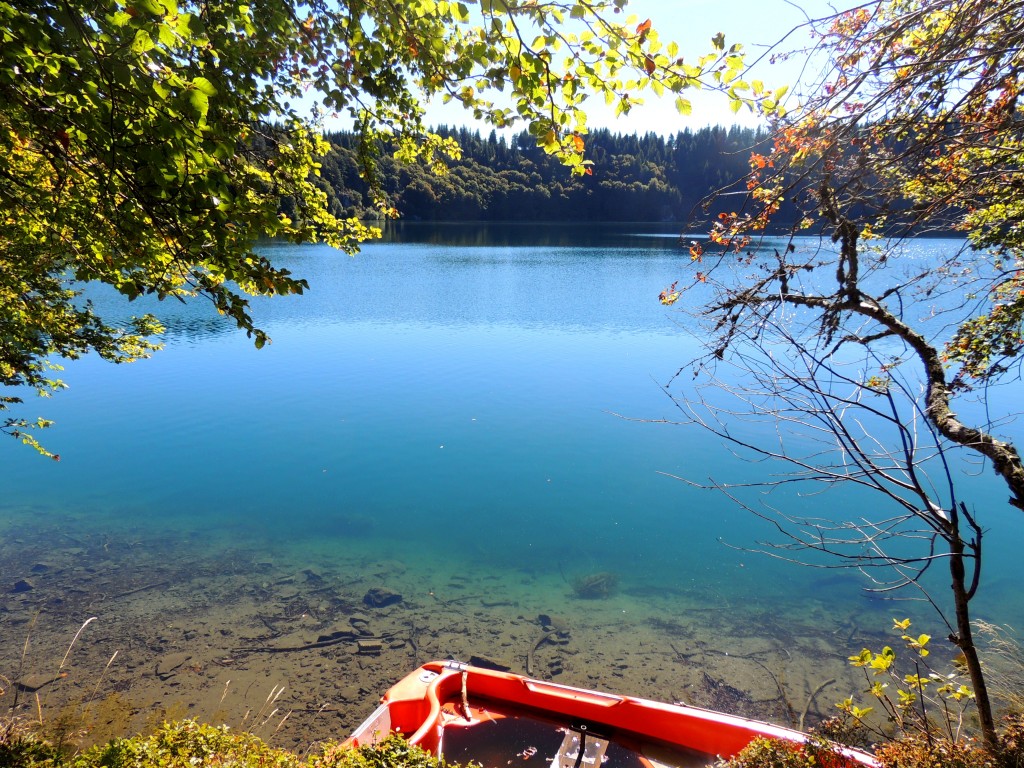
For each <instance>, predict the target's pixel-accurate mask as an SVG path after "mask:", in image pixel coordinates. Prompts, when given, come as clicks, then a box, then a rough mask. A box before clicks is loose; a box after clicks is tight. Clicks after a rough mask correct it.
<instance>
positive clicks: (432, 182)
mask: <svg viewBox="0 0 1024 768" xmlns="http://www.w3.org/2000/svg"><path fill="white" fill-rule="evenodd" d="M437 133H438V134H439V135H441V136H443V137H445V138H451V139H453V140H454V141H456V142H457V143H458V145H459V147H460V148H461V157H460V158H459V159H456V160H448V161H447V166H448V170H447V172H445V173H441V174H437V173H435V172H434V171H433V170H432V168H431V167H430V166H429V165H428V164H427V163H424V162H420V163H403V162H400V161H399V160H396V159H394V157H393V156H392V154H393V153H392V152H390V151H388V150H389V149H390V147H387V146H383V147H382V148H381V151H380V154H379V157H378V159H377V162H376V165H377V168H376V173H377V178H375V179H374V182H375V183H378V184H380V186H381V188H382V189H383V191H384V192H385V194H386V195H387V197H388V200H389V203H390V204H391V205H392V206H393V207H394V208H396V209H397V210H398V212H399V214H400V215H401V216H402V218H403V219H405V220H412V221H458V220H479V221H680V222H685V221H687V220H689V219H690V218H692V217H693V216H694V215H697V214H699V213H700V207H701V203H702V201H703V200H705V199H707V198H708V197H709V196H710V195H711V194H712V193H714V192H717V191H719V190H722V189H724V188H726V187H727V186H728V185H730V184H733V183H735V181H736V180H737V179H741V178H743V177H744V176H745V175H746V174H747V173H748V171H749V159H750V153H751V151H754V150H757V149H759V148H763V146H764V145H765V143H766V141H767V134H766V133H765V132H764V131H763V130H761V129H751V128H740V127H735V126H734V127H730V128H723V127H708V128H702V129H699V130H696V131H693V130H685V131H680V132H679V133H676V134H675V135H672V136H667V137H665V136H660V135H657V134H654V133H648V134H645V135H635V134H620V133H613V132H611V131H609V130H607V129H600V130H595V131H593V132H592V133H589V134H587V135H586V136H585V137H583V138H584V140H585V144H586V157H587V159H588V160H591V161H593V165H592V166H590V168H591V171H592V172H591V173H589V174H585V175H573V174H571V173H570V172H569V171H568V170H567V169H566V167H565V165H564V164H563V163H562V162H560V161H559V159H558V158H557V157H556V156H554V155H551V154H547V153H545V152H544V150H543V149H541V148H539V147H538V146H537V142H536V139H535V138H534V137H532V136H531V135H529V134H528V133H526V132H525V131H524V132H521V133H519V134H516V135H514V136H512V137H511V138H506V137H505V136H502V135H498V133H497V132H496V131H491V132H490V134H489V135H487V136H486V137H484V136H483V135H481V133H480V132H479V131H475V130H470V129H467V128H450V127H442V128H440V129H438V131H437ZM326 138H327V140H328V142H329V143H330V144H331V150H330V152H328V154H327V155H326V157H324V158H323V160H322V168H321V171H320V178H319V179H318V180H317V183H318V184H319V186H320V187H321V189H322V190H323V191H324V192H325V193H326V194H327V198H328V208H329V210H330V212H331V213H332V214H333V215H335V216H337V217H339V218H348V217H360V218H373V217H376V216H378V215H379V212H378V209H377V208H376V207H375V206H374V204H373V200H372V196H371V192H370V183H369V182H368V181H367V180H366V178H365V177H364V174H362V168H363V166H362V164H361V162H360V140H359V135H358V134H356V133H354V132H337V133H331V134H328V135H327V137H326ZM285 213H287V214H289V215H291V213H292V212H291V210H290V209H289V208H288V203H287V201H286V202H285Z"/></svg>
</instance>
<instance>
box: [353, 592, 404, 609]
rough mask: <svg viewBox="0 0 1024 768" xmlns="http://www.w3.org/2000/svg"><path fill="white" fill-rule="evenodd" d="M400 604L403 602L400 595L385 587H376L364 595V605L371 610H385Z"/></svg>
mask: <svg viewBox="0 0 1024 768" xmlns="http://www.w3.org/2000/svg"><path fill="white" fill-rule="evenodd" d="M400 602H402V596H401V595H400V594H398V593H397V592H392V591H391V590H390V589H384V588H383V587H374V588H373V589H371V590H370V591H369V592H367V593H366V594H365V595H363V603H364V604H365V605H368V606H370V607H371V608H385V607H387V606H389V605H395V604H396V603H400Z"/></svg>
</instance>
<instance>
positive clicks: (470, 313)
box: [0, 225, 1024, 655]
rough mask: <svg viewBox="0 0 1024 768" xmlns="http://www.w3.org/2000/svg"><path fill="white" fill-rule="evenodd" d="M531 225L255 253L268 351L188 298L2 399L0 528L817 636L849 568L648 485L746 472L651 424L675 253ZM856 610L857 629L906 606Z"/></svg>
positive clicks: (1001, 542) (665, 347) (679, 351)
mask: <svg viewBox="0 0 1024 768" xmlns="http://www.w3.org/2000/svg"><path fill="white" fill-rule="evenodd" d="M550 232H551V231H550V230H549V231H548V234H550ZM556 234H557V238H556V239H555V240H554V241H552V240H550V239H549V240H547V241H546V242H545V240H544V238H545V237H546V234H545V231H544V230H540V229H537V228H518V229H510V230H490V231H488V230H481V229H480V228H478V227H472V226H468V225H466V226H462V227H457V228H448V229H440V230H439V229H437V228H426V227H423V228H419V229H417V228H416V227H407V228H406V229H404V230H402V231H400V232H399V233H398V234H397V235H395V236H394V238H393V240H392V241H390V242H385V243H379V244H371V245H368V246H367V247H366V248H365V249H364V251H363V252H362V253H361V254H360V255H359V256H358V257H356V258H349V257H347V256H344V255H341V254H339V253H336V252H333V251H331V250H330V249H328V248H324V247H291V246H283V245H267V246H266V247H265V248H264V249H263V250H264V252H265V253H266V254H267V255H268V256H270V257H271V258H272V259H273V260H274V261H275V262H277V263H279V264H280V265H282V266H286V267H288V268H289V269H291V270H293V271H294V272H295V273H297V274H299V275H301V276H303V277H306V278H307V279H308V280H309V283H310V285H311V289H310V291H309V292H308V294H307V295H306V296H303V297H292V298H285V299H276V300H273V301H258V302H255V303H254V310H255V311H254V314H255V315H256V317H257V318H258V320H259V321H260V323H261V324H262V326H263V327H264V328H266V329H267V330H268V331H269V333H270V335H271V337H272V338H273V344H272V345H270V346H268V347H267V348H265V349H264V350H262V351H256V350H255V349H253V347H252V346H251V344H250V342H249V341H248V340H247V339H245V337H244V336H243V335H241V334H239V333H237V332H234V331H233V330H232V328H231V327H230V326H229V325H228V324H226V323H224V322H222V321H221V320H220V319H219V318H217V317H216V316H215V315H213V313H212V309H211V308H210V307H208V306H205V305H201V304H198V305H195V306H189V307H185V306H180V305H177V304H167V305H161V306H159V307H158V308H157V309H158V311H159V312H160V313H161V316H162V317H163V318H164V321H165V323H166V325H167V327H168V334H167V337H166V349H165V350H163V351H162V352H159V353H158V354H157V355H156V356H155V357H154V358H153V359H151V360H148V361H144V362H140V363H137V364H134V365H130V366H113V365H110V364H105V363H103V362H101V361H99V360H96V359H94V358H86V359H83V360H80V361H77V362H74V363H71V364H69V365H68V367H67V370H66V371H65V375H64V379H65V381H66V382H67V383H68V384H69V387H70V389H69V390H68V391H67V392H64V393H61V394H59V395H58V396H56V397H55V398H53V399H52V400H48V401H41V402H37V401H32V402H31V403H30V406H31V410H30V413H31V414H32V415H34V410H35V409H36V408H37V407H38V410H39V413H40V414H41V415H45V416H47V417H49V418H53V419H54V420H55V421H56V422H57V423H56V426H55V427H54V428H53V429H51V430H49V431H48V432H47V433H45V434H44V435H43V437H44V438H45V442H46V444H47V446H48V447H49V448H50V449H51V450H53V451H55V452H57V453H60V454H61V457H62V460H61V461H60V462H59V463H54V462H49V461H46V460H43V459H40V458H38V457H36V456H35V455H34V454H32V453H31V452H30V451H28V450H26V449H24V448H21V447H19V446H18V445H17V444H15V443H14V442H13V441H10V440H5V441H0V466H2V469H0V473H2V476H3V478H4V482H3V485H4V494H3V498H2V501H0V525H3V526H4V528H5V530H6V531H7V535H17V536H21V537H31V536H32V532H33V531H34V530H35V529H37V528H38V529H40V530H42V529H44V528H45V529H50V528H52V526H53V523H54V521H55V520H58V521H59V520H61V519H64V518H66V519H68V520H76V521H78V522H79V523H82V522H83V521H84V523H85V524H87V525H88V527H90V528H91V529H92V530H95V531H110V532H111V533H112V534H117V533H120V532H124V531H129V530H130V531H133V532H134V533H133V535H137V536H139V537H141V538H142V539H143V540H145V539H146V536H147V535H156V533H158V532H163V533H164V534H166V535H167V536H172V535H181V536H185V537H187V536H189V535H191V536H201V537H202V538H203V539H204V541H207V542H214V543H216V542H223V546H225V547H227V546H236V545H238V544H239V543H241V542H244V543H245V545H246V546H249V547H253V548H255V549H256V550H259V551H266V552H269V553H276V554H277V555H279V556H282V557H285V556H286V557H292V558H295V559H296V561H301V560H302V558H307V559H319V561H321V562H323V561H330V559H331V558H332V557H335V556H336V557H341V556H342V555H344V556H345V557H351V556H353V555H358V554H359V553H360V552H362V551H366V552H376V553H386V552H388V551H389V548H391V549H395V551H399V550H400V551H403V552H407V551H409V550H415V551H416V552H418V553H419V555H420V556H421V557H422V559H423V562H424V563H428V562H434V563H445V562H458V563H460V564H462V565H461V566H460V567H465V568H467V569H469V570H472V569H474V568H480V569H487V571H488V572H496V573H499V574H506V575H507V577H508V578H509V579H516V578H519V574H522V573H533V574H542V575H546V576H550V577H552V578H554V580H555V582H554V583H558V584H559V587H558V588H559V590H560V591H561V592H564V591H565V585H564V582H565V581H568V580H571V579H572V578H573V577H575V576H579V575H581V574H588V573H593V572H601V571H610V572H614V573H616V574H617V575H618V577H619V579H620V585H621V589H622V590H623V592H624V593H625V594H627V595H628V594H630V592H631V591H632V592H633V593H635V594H657V593H658V592H659V591H660V592H664V593H665V594H666V595H677V596H683V597H684V598H685V599H686V601H687V604H688V605H700V606H704V607H707V608H709V609H721V610H723V611H728V612H729V613H730V614H731V615H734V616H735V615H739V616H740V617H742V616H743V615H744V611H747V612H749V613H750V616H751V617H752V618H751V621H754V620H755V619H754V618H753V617H754V616H760V615H763V613H764V611H766V610H768V611H779V612H780V613H786V614H788V615H790V616H791V617H793V620H794V621H797V620H798V619H799V617H800V615H801V612H803V611H805V610H806V606H808V605H809V604H812V603H813V604H814V605H818V606H821V605H824V606H826V607H827V608H828V610H827V611H826V612H825V613H824V616H825V618H822V617H821V616H822V614H821V613H820V612H819V614H818V615H817V618H815V619H814V620H815V621H817V622H822V621H825V622H828V621H830V620H831V619H829V618H828V617H829V616H834V617H836V618H835V620H836V621H837V622H841V621H842V618H841V617H843V616H845V615H847V613H848V611H847V610H846V609H845V607H844V606H845V605H847V604H851V605H853V604H855V605H857V606H863V605H865V600H866V598H865V597H864V595H863V594H862V593H861V592H860V591H859V589H858V584H857V583H856V581H855V579H854V577H853V576H852V575H850V576H841V577H836V576H835V575H834V574H833V573H832V572H825V573H824V574H823V573H822V572H821V571H815V570H810V569H801V568H799V567H796V566H794V565H791V564H789V563H786V562H781V561H779V560H775V559H771V558H767V557H763V556H758V555H755V554H752V553H750V552H746V551H743V550H742V549H736V548H734V547H740V548H743V547H751V546H754V545H755V543H756V542H757V541H758V540H761V539H766V538H771V537H772V530H771V528H770V527H769V526H768V525H767V524H766V523H764V522H763V521H760V520H757V519H756V518H754V517H753V516H751V515H749V514H747V513H745V512H743V511H742V510H739V509H737V508H736V507H735V505H733V504H732V503H731V502H729V500H728V499H726V498H724V497H723V496H721V495H717V494H714V493H709V492H703V491H700V490H698V489H695V488H691V487H689V486H687V485H685V484H684V483H682V482H679V481H678V480H675V479H672V477H671V476H673V475H674V476H683V477H688V478H692V479H695V480H698V481H702V480H705V479H706V478H708V477H709V476H715V477H716V478H720V479H727V478H740V477H744V476H745V474H746V473H748V472H762V471H765V469H764V467H763V466H752V465H749V464H746V463H737V462H736V461H735V460H734V459H733V458H732V457H731V454H730V453H729V451H728V450H726V449H725V448H724V447H722V446H721V445H719V443H718V442H717V441H716V440H715V439H713V438H710V437H709V436H708V435H707V434H705V433H703V432H701V431H699V430H697V429H695V428H690V427H685V426H675V425H669V424H664V423H655V422H657V421H659V420H663V419H667V420H672V419H676V418H678V416H679V413H678V411H677V410H676V409H675V407H674V406H673V404H672V402H671V401H670V400H669V398H668V397H667V396H666V395H665V394H664V392H663V391H662V390H661V385H662V384H664V383H666V382H668V381H669V380H670V379H671V378H672V376H673V374H675V372H676V371H677V370H678V369H679V367H680V366H681V365H682V364H684V363H685V362H686V361H687V360H688V359H690V358H691V357H693V356H694V355H695V354H696V353H697V352H698V350H699V346H698V343H697V340H696V339H695V338H694V337H693V335H692V330H693V329H692V328H691V327H690V326H689V321H688V319H687V316H686V315H684V314H681V313H679V312H677V311H673V310H669V309H666V308H665V307H662V306H661V305H660V304H659V302H658V301H657V296H658V293H659V291H660V290H662V289H663V288H664V287H666V286H667V285H669V284H670V283H672V282H673V281H674V280H676V279H677V278H679V277H680V276H681V275H682V270H683V267H684V262H685V261H687V258H686V253H685V249H683V248H681V247H680V246H679V244H678V237H677V235H676V233H674V232H672V231H669V230H658V229H657V228H652V229H642V228H631V229H622V228H611V227H609V228H607V229H603V230H602V229H600V228H587V229H576V230H557V231H556ZM452 242H454V243H456V244H454V245H451V244H446V243H452ZM552 242H554V244H551V243H552ZM573 243H578V244H573ZM922 247H933V246H932V245H927V244H926V245H924V246H922ZM934 247H939V246H938V245H936V246H934ZM96 299H97V302H98V303H99V304H100V305H101V306H104V307H107V308H109V310H110V311H114V312H117V311H122V310H121V309H120V308H119V305H118V304H117V303H116V301H115V300H112V299H111V298H110V297H108V296H106V295H104V294H97V297H96ZM623 417H627V418H623ZM1009 429H1011V430H1014V429H1015V430H1017V435H1016V436H1017V437H1018V438H1020V437H1022V435H1021V434H1020V430H1019V425H1011V426H1010V428H1009ZM968 481H969V482H972V483H976V484H977V486H978V488H979V491H978V494H977V495H975V496H974V499H976V500H979V499H980V502H979V503H980V504H981V505H983V506H985V507H988V506H991V511H990V512H989V511H986V520H987V521H988V524H989V526H990V527H991V528H992V529H993V530H996V531H998V535H993V536H991V537H990V539H991V541H990V544H989V550H988V552H987V557H988V560H987V561H986V588H987V591H986V589H985V588H983V595H982V597H980V598H979V605H980V607H981V608H980V614H981V615H983V616H987V617H989V618H990V619H991V620H994V621H998V622H1000V623H1002V622H1008V623H1011V624H1016V625H1019V626H1020V625H1024V602H1022V598H1021V596H1020V590H1019V585H1020V581H1019V577H1018V573H1019V570H1018V568H1017V566H1016V565H1015V562H1016V559H1017V552H1018V551H1019V549H1020V546H1021V543H1022V542H1024V535H1022V531H1024V525H1021V524H1020V520H1019V519H1018V518H1019V513H1014V512H1011V511H1009V510H1008V509H1006V508H1005V507H1004V505H1002V504H1001V499H1002V497H1003V496H1004V495H1005V492H1003V491H1002V490H1001V489H1000V488H999V487H998V485H997V484H996V483H995V481H994V479H993V478H992V477H991V476H990V474H989V473H988V472H987V471H985V472H982V473H979V474H978V476H977V477H972V478H969V479H968ZM776 501H777V503H779V504H791V505H793V506H792V509H801V510H802V511H805V512H813V511H815V510H817V509H827V511H828V513H829V514H830V515H832V516H836V517H840V516H842V515H844V514H852V513H855V512H860V511H862V509H863V505H864V504H865V503H874V502H872V501H868V502H865V498H864V497H862V496H859V495H855V494H853V493H852V492H848V491H847V490H844V489H842V488H837V489H834V490H832V491H831V492H829V493H828V494H824V495H821V496H814V497H809V498H808V497H798V496H792V497H782V496H781V495H780V496H779V497H778V498H777V500H776ZM727 544H731V545H733V547H730V546H727ZM54 546H59V545H58V544H55V545H54ZM410 567H415V566H410ZM559 576H561V578H558V577H559ZM940 583H942V582H941V580H940ZM870 604H871V605H872V606H874V605H875V601H870ZM877 611H878V616H879V617H880V618H879V621H880V623H881V624H883V626H880V627H879V628H880V629H882V630H884V629H885V627H884V623H885V622H887V621H888V618H887V617H889V616H892V615H895V614H897V613H901V614H902V613H905V612H906V610H905V609H904V608H903V607H900V608H893V607H890V606H888V605H882V606H880V607H877ZM842 650H843V651H845V650H846V649H842ZM842 655H845V653H843V654H842Z"/></svg>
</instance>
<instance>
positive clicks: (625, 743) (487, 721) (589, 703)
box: [346, 661, 878, 768]
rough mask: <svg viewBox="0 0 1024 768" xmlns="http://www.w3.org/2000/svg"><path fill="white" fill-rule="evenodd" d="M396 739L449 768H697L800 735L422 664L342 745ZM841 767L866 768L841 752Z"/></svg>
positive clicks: (864, 761) (868, 760)
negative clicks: (461, 767)
mask: <svg viewBox="0 0 1024 768" xmlns="http://www.w3.org/2000/svg"><path fill="white" fill-rule="evenodd" d="M390 733H401V734H403V735H404V736H405V737H406V738H407V739H408V740H409V741H411V742H412V743H413V744H417V745H419V746H420V747H423V748H424V749H426V750H428V751H429V752H431V753H433V754H435V755H439V756H443V757H444V758H445V760H447V761H448V762H457V763H463V764H465V763H469V762H471V761H472V762H475V763H478V764H480V765H482V766H483V768H508V766H512V767H513V768H697V767H698V766H700V767H703V766H707V765H708V764H710V763H712V762H714V760H715V759H716V758H717V757H724V758H729V757H732V756H733V755H735V754H736V753H737V752H739V751H740V750H741V749H743V747H745V746H746V745H747V744H749V743H750V741H751V740H752V739H754V738H755V737H757V736H767V737H771V738H775V739H782V740H784V741H789V742H793V743H795V744H802V743H804V742H805V741H806V739H807V737H806V735H805V734H803V733H800V732H799V731H794V730H791V729H789V728H782V727H780V726H777V725H771V724H769V723H762V722H758V721H756V720H748V719H746V718H742V717H735V716H733V715H726V714H722V713H720V712H713V711H710V710H706V709H700V708H698V707H690V706H683V705H678V704H662V703H659V702H656V701H649V700H647V699H638V698H633V697H631V696H617V695H613V694H609V693H600V692H598V691H589V690H586V689H583V688H572V687H570V686H567V685H560V684H558V683H551V682H546V681H543V680H533V679H531V678H528V677H524V676H522V675H515V674H512V673H510V672H499V671H495V670H491V669H482V668H479V667H471V666H469V665H467V664H463V663H461V662H455V661H435V662H430V663H428V664H424V665H423V666H422V667H420V668H419V669H417V670H416V671H415V672H412V673H411V674H409V675H408V676H406V677H405V678H404V679H402V680H400V681H399V682H398V683H396V684H395V685H394V686H392V687H391V688H390V690H388V692H387V693H385V694H384V697H383V699H382V703H381V705H380V706H379V707H378V708H377V709H376V710H375V711H374V713H373V714H372V715H370V717H369V718H367V720H366V721H365V722H364V723H363V724H362V725H360V726H359V727H358V728H357V729H356V730H355V732H354V733H353V734H352V736H350V737H349V739H348V741H347V742H346V743H347V744H349V745H351V746H360V745H363V744H372V743H375V742H377V741H379V740H381V739H383V738H384V737H386V736H387V735H389V734H390ZM841 754H842V755H843V756H844V757H845V760H846V763H847V766H849V768H857V767H858V766H871V767H872V768H877V765H878V764H877V763H876V762H875V760H874V759H873V758H872V757H871V756H870V755H868V754H867V753H865V752H860V751H858V750H854V749H843V750H842V751H841Z"/></svg>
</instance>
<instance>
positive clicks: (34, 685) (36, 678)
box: [15, 674, 62, 693]
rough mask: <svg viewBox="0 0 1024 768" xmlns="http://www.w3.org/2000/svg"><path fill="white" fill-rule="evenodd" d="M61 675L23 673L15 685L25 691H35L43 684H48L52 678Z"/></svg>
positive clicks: (55, 678)
mask: <svg viewBox="0 0 1024 768" xmlns="http://www.w3.org/2000/svg"><path fill="white" fill-rule="evenodd" d="M60 677H62V675H40V674H34V675H25V676H24V677H22V678H20V679H19V680H18V681H17V682H16V683H15V685H16V686H18V688H20V689H21V690H23V691H24V692H25V693H35V692H36V691H38V690H39V689H40V688H42V687H43V686H45V685H49V684H50V683H52V682H53V681H54V680H57V679H59V678H60Z"/></svg>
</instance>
